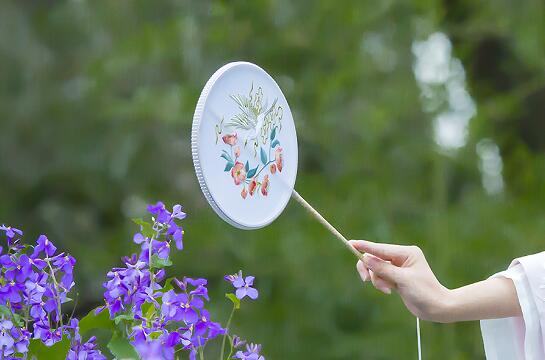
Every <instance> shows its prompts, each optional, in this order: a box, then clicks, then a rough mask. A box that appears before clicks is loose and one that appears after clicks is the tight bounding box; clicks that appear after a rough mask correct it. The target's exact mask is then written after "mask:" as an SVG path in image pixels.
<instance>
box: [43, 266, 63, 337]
mask: <svg viewBox="0 0 545 360" xmlns="http://www.w3.org/2000/svg"><path fill="white" fill-rule="evenodd" d="M45 262H46V263H47V266H49V271H50V273H51V278H52V279H53V284H54V285H55V290H56V291H57V294H56V295H57V296H56V298H57V299H56V300H57V311H58V316H59V320H60V327H62V312H61V299H60V298H59V283H57V278H56V277H55V271H53V267H52V266H51V263H50V262H49V257H46V259H45ZM58 325H59V321H57V326H58Z"/></svg>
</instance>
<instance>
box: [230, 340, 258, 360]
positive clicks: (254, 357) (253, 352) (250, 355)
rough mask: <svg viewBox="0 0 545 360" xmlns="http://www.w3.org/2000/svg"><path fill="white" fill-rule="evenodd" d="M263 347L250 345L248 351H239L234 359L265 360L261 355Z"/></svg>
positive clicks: (247, 346)
mask: <svg viewBox="0 0 545 360" xmlns="http://www.w3.org/2000/svg"><path fill="white" fill-rule="evenodd" d="M260 352H261V345H258V344H248V345H246V351H241V350H239V351H237V352H236V354H235V356H233V358H235V359H242V360H265V357H264V356H263V355H260V354H259V353H260Z"/></svg>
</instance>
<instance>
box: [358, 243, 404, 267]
mask: <svg viewBox="0 0 545 360" xmlns="http://www.w3.org/2000/svg"><path fill="white" fill-rule="evenodd" d="M350 245H352V246H353V247H354V248H355V249H356V250H358V251H361V252H366V253H369V254H372V255H375V256H376V257H379V258H381V259H383V260H388V261H391V262H392V263H393V264H394V265H401V264H402V263H403V262H404V261H405V260H406V259H407V258H408V257H409V247H408V246H402V245H394V244H384V243H375V242H372V241H367V240H350Z"/></svg>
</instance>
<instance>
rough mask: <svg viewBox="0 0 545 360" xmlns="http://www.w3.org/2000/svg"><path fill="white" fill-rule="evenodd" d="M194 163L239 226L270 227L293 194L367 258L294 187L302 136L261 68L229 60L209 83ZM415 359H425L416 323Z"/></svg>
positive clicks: (215, 201)
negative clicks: (416, 344)
mask: <svg viewBox="0 0 545 360" xmlns="http://www.w3.org/2000/svg"><path fill="white" fill-rule="evenodd" d="M191 151H192V155H193V164H194V165H195V172H196V174H197V178H198V180H199V184H200V186H201V189H202V192H203V193H204V196H205V197H206V199H207V200H208V202H209V203H210V205H211V206H212V208H213V209H214V211H215V212H216V213H217V214H218V215H219V216H220V217H221V218H222V219H223V220H225V221H226V222H228V223H229V224H231V225H233V226H236V227H238V228H240V229H245V230H252V229H258V228H261V227H264V226H267V225H269V224H270V223H272V222H273V221H274V220H275V219H276V218H277V217H278V216H279V215H280V214H281V213H282V211H283V210H284V208H285V207H286V205H287V203H288V201H289V199H290V197H293V198H294V199H295V200H297V202H298V203H300V204H301V205H302V206H303V207H304V208H305V209H307V210H308V211H309V212H310V213H311V214H312V215H313V216H314V217H315V218H316V219H317V220H318V221H319V222H320V223H321V224H323V225H324V226H325V227H326V228H327V229H328V230H329V231H331V233H333V235H335V237H336V238H337V239H339V240H341V241H342V243H343V244H344V245H345V246H346V247H347V248H348V249H349V250H350V251H351V252H352V253H353V254H354V255H355V256H356V257H357V258H358V259H362V257H363V254H361V253H360V252H358V251H357V250H356V249H354V248H353V247H352V246H351V245H350V244H349V242H348V240H347V239H346V238H345V237H344V236H343V235H342V234H341V233H339V232H338V231H337V230H336V229H335V228H334V227H333V226H332V225H331V224H330V223H329V222H327V220H325V219H324V218H323V217H322V216H321V215H320V214H319V213H318V212H317V211H316V210H315V209H314V208H313V207H312V206H311V205H310V204H309V203H308V202H307V201H305V199H303V197H301V195H299V194H298V193H297V191H295V189H294V185H295V178H296V176H297V159H298V153H297V151H298V148H297V133H296V131H295V125H294V123H293V116H292V114H291V110H290V107H289V105H288V102H287V100H286V98H285V97H284V94H283V93H282V91H281V90H280V87H279V86H278V84H277V83H276V82H275V81H274V79H273V78H272V77H271V76H269V74H267V73H266V72H265V70H263V69H262V68H260V67H259V66H257V65H255V64H251V63H248V62H232V63H229V64H226V65H224V66H222V67H221V68H220V69H218V70H217V71H216V72H215V73H214V74H213V75H212V77H211V78H210V79H209V80H208V82H207V83H206V85H205V87H204V89H203V91H202V93H201V96H200V97H199V101H198V103H197V107H196V109H195V115H194V116H193V128H192V132H191ZM417 337H418V358H419V359H421V356H422V355H421V348H420V323H419V321H418V318H417Z"/></svg>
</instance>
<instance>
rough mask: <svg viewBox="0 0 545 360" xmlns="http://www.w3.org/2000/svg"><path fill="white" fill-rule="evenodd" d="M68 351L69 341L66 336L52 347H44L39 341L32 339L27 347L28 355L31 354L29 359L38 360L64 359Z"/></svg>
mask: <svg viewBox="0 0 545 360" xmlns="http://www.w3.org/2000/svg"><path fill="white" fill-rule="evenodd" d="M69 349H70V341H69V340H68V339H67V338H66V336H63V339H62V340H61V341H59V342H57V343H55V344H53V345H52V346H45V345H44V343H43V342H42V341H41V340H40V339H32V340H30V344H29V346H28V353H29V354H32V355H31V357H30V358H31V359H32V358H33V357H34V358H35V359H38V360H48V359H64V358H65V357H66V354H68V350H69Z"/></svg>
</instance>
